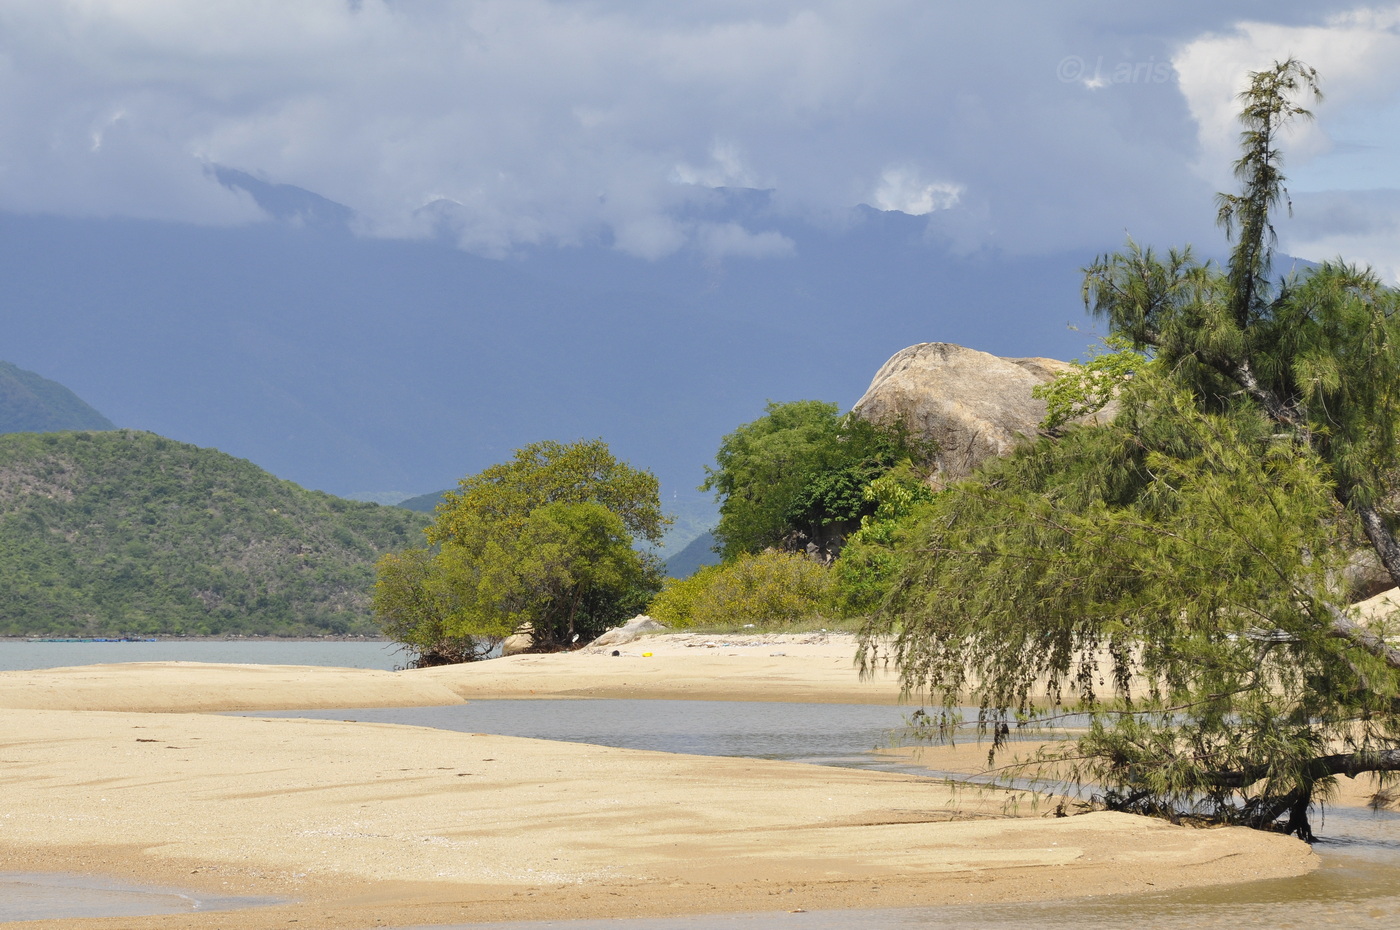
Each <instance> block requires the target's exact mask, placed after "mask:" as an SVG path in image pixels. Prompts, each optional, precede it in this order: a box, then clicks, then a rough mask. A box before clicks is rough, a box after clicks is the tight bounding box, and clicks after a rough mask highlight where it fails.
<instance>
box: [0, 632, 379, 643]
mask: <svg viewBox="0 0 1400 930" xmlns="http://www.w3.org/2000/svg"><path fill="white" fill-rule="evenodd" d="M34 642H41V643H44V642H47V643H65V642H71V643H89V644H91V643H101V642H110V643H113V644H120V643H124V642H126V643H150V642H155V643H385V644H393V642H394V641H393V640H391V639H385V638H384V637H382V636H170V635H165V636H162V635H159V634H157V635H153V636H132V637H131V638H129V639H125V640H124V639H121V638H120V637H117V636H94V637H92V638H90V639H88V638H84V637H80V636H64V635H63V634H61V633H28V634H25V635H24V636H0V643H34Z"/></svg>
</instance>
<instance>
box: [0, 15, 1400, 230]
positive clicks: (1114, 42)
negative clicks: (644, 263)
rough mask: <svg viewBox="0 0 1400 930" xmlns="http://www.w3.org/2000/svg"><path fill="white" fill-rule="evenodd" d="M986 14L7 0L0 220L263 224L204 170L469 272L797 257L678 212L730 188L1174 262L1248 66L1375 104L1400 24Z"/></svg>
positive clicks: (1206, 191)
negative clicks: (1306, 74)
mask: <svg viewBox="0 0 1400 930" xmlns="http://www.w3.org/2000/svg"><path fill="white" fill-rule="evenodd" d="M1003 13H1005V14H1006V15H1004V16H997V17H995V18H994V17H993V16H992V15H991V14H989V13H988V12H985V11H983V10H980V9H978V8H974V7H958V6H948V5H934V4H928V3H925V2H922V0H869V2H867V3H862V4H851V3H847V2H842V0H767V2H763V3H738V2H734V0H709V2H697V3H692V4H674V3H663V2H660V0H627V2H624V0H594V2H590V3H576V2H564V0H552V2H551V0H460V2H457V0H453V2H449V0H422V2H416V3H411V4H406V3H397V2H389V0H360V2H357V3H347V2H345V0H298V2H297V3H284V2H276V0H205V2H202V3H199V4H190V3H185V2H180V0H7V2H6V3H4V4H2V5H0V125H4V126H5V127H6V132H5V133H4V134H3V136H0V209H7V210H19V211H27V212H51V213H62V214H70V215H113V214H115V215H131V216H142V217H149V218H158V219H166V220H176V221H185V222H198V223H245V222H250V221H253V220H255V219H257V218H258V217H260V216H262V214H261V213H260V211H259V210H258V208H257V206H256V204H254V203H253V202H252V200H251V199H250V198H248V197H247V196H246V195H244V194H243V193H241V192H239V191H237V190H233V189H230V188H228V187H225V186H223V185H221V184H219V183H218V182H217V179H216V178H215V177H213V176H212V174H211V171H210V170H209V169H210V166H213V165H218V166H224V167H227V168H230V169H236V170H240V171H244V172H247V173H249V174H251V175H254V176H256V177H258V178H264V179H266V180H267V181H268V182H270V183H274V184H290V185H297V186H299V187H303V188H306V189H308V190H311V191H314V192H316V193H317V194H319V195H322V196H324V197H327V198H329V199H331V200H333V201H336V202H338V203H342V204H345V205H347V206H349V207H351V208H352V209H353V210H354V211H355V212H356V215H357V218H358V219H357V222H358V224H359V225H358V228H359V230H360V231H361V232H362V233H364V234H366V235H378V236H421V235H429V234H433V233H437V234H444V233H445V234H448V235H451V236H452V237H454V238H455V240H456V241H457V242H458V243H459V244H460V245H461V246H462V247H463V248H465V249H469V250H472V251H476V252H480V253H482V254H487V255H503V254H509V253H510V252H511V251H512V250H515V249H518V248H521V247H524V246H533V245H570V244H575V243H581V242H610V243H612V244H613V245H614V246H615V247H617V248H619V249H621V250H623V251H627V252H630V253H632V254H636V255H643V256H650V257H659V256H664V255H668V254H673V253H675V252H677V251H680V250H683V249H693V250H695V251H696V252H697V253H701V254H706V255H710V256H715V255H740V254H743V255H754V256H759V255H763V256H776V255H781V254H784V253H785V250H786V249H789V248H791V244H790V243H787V240H784V239H783V238H782V237H781V236H780V235H779V234H777V233H773V232H771V231H768V230H765V229H763V228H760V227H758V226H752V225H750V226H740V227H736V228H737V231H736V228H731V227H730V226H727V225H724V224H723V223H721V224H720V225H718V226H715V225H707V224H706V223H702V222H695V221H693V220H687V219H686V216H687V215H688V212H687V211H688V210H689V208H690V207H691V206H692V205H694V204H695V203H697V202H700V201H703V199H704V197H705V196H706V195H707V193H708V192H710V191H711V190H712V189H714V188H726V187H728V188H732V187H759V188H764V189H771V190H773V191H774V192H775V194H774V203H775V204H777V205H780V206H781V209H783V210H785V211H787V212H789V213H795V214H804V215H823V214H831V213H837V212H840V211H842V210H846V209H849V208H850V207H851V206H853V205H855V204H858V203H862V202H865V203H870V204H871V205H873V206H876V207H879V208H880V209H895V210H901V211H904V212H909V213H914V214H919V215H927V216H928V222H929V229H930V235H931V236H933V237H934V238H940V239H943V240H946V241H948V242H950V243H952V244H953V245H954V246H955V247H957V248H959V249H963V250H976V249H978V248H984V247H988V246H994V247H998V248H1003V249H1007V250H1010V251H1022V252H1037V251H1046V250H1051V249H1061V248H1070V247H1084V248H1099V247H1102V246H1104V245H1112V244H1115V243H1116V242H1117V241H1118V240H1119V239H1121V235H1122V232H1123V230H1125V229H1127V230H1129V231H1131V232H1132V233H1133V234H1134V235H1135V236H1137V237H1138V238H1141V239H1145V240H1148V241H1158V240H1168V241H1179V240H1181V239H1183V238H1186V239H1189V238H1196V237H1198V236H1199V235H1200V234H1202V233H1203V232H1204V233H1206V234H1209V222H1208V219H1209V213H1210V207H1209V196H1210V193H1211V192H1212V190H1213V189H1214V187H1217V186H1219V185H1218V184H1215V183H1214V181H1215V179H1216V178H1217V177H1218V170H1217V168H1215V167H1212V166H1216V165H1218V164H1219V163H1220V162H1221V160H1222V159H1223V160H1225V161H1228V158H1229V157H1231V153H1232V146H1231V143H1230V137H1231V132H1230V128H1229V120H1230V117H1231V115H1232V113H1233V109H1232V108H1233V103H1232V102H1231V101H1230V99H1229V96H1230V94H1229V90H1230V88H1231V87H1232V86H1233V85H1232V84H1231V82H1232V81H1235V80H1237V79H1238V76H1239V71H1240V69H1241V67H1242V66H1243V65H1244V64H1245V63H1250V64H1254V63H1255V61H1256V59H1257V58H1259V57H1260V56H1261V55H1265V54H1266V53H1267V54H1268V55H1272V56H1276V55H1277V54H1278V52H1277V50H1276V49H1274V48H1273V47H1272V46H1274V45H1275V44H1279V43H1282V44H1280V45H1279V47H1284V45H1285V44H1286V43H1289V42H1294V41H1295V40H1297V41H1299V42H1301V44H1297V45H1293V46H1288V47H1289V48H1293V49H1296V50H1297V51H1298V53H1299V54H1300V55H1302V56H1303V57H1308V53H1309V51H1310V50H1314V49H1315V50H1316V54H1315V55H1313V58H1315V59H1316V60H1315V61H1314V63H1315V64H1317V65H1318V66H1319V67H1320V68H1323V69H1324V71H1326V69H1327V68H1329V67H1331V68H1333V69H1334V70H1335V75H1329V81H1330V82H1333V83H1335V86H1336V87H1337V88H1338V89H1339V91H1340V92H1341V94H1342V97H1343V107H1344V108H1346V107H1350V106H1352V105H1353V104H1352V103H1351V101H1352V99H1353V98H1354V99H1355V101H1356V103H1355V105H1356V106H1361V105H1362V104H1363V103H1364V100H1365V99H1367V98H1366V95H1367V94H1368V93H1371V94H1373V95H1374V94H1379V95H1380V97H1379V98H1378V99H1381V100H1388V99H1390V98H1389V97H1388V96H1386V95H1387V94H1389V93H1390V91H1389V90H1387V89H1386V88H1387V87H1389V84H1387V83H1386V82H1388V81H1389V80H1390V75H1391V74H1392V73H1393V72H1394V71H1395V69H1396V67H1397V65H1395V64H1394V62H1396V61H1400V56H1396V55H1393V54H1392V55H1391V57H1390V58H1389V59H1387V58H1386V56H1387V54H1390V52H1389V51H1388V50H1390V49H1392V44H1391V43H1392V41H1393V39H1394V28H1395V19H1396V14H1395V12H1394V10H1393V9H1391V8H1387V9H1384V10H1380V11H1367V10H1358V9H1355V8H1354V7H1353V5H1352V4H1347V3H1335V2H1327V0H1322V2H1320V3H1313V4H1304V3H1301V2H1282V3H1263V2H1254V0H1234V2H1230V0H1225V2H1215V3H1206V2H1204V0H1188V2H1184V3H1181V4H1177V5H1174V6H1172V7H1171V8H1170V10H1167V9H1166V8H1162V9H1157V8H1151V9H1148V8H1144V9H1142V10H1129V9H1126V8H1125V7H1124V5H1121V4H1110V3H1104V2H1101V0H1067V2H1064V3H1060V4H1044V3H1040V2H1033V0H1016V2H1009V3H1007V4H1005V5H1004V9H1003ZM1265 14H1266V15H1265ZM1264 19H1267V20H1268V22H1263V21H1262V20H1264ZM1329 42H1332V43H1339V45H1338V46H1337V47H1338V48H1340V51H1338V52H1336V53H1335V54H1334V53H1333V52H1330V51H1327V50H1328V49H1331V48H1333V46H1332V45H1329V44H1328V43H1329ZM1309 43H1311V44H1309ZM1067 62H1068V63H1069V64H1066V63H1067ZM1076 62H1077V63H1079V65H1081V66H1082V67H1081V71H1080V73H1079V74H1076V75H1073V76H1072V79H1066V78H1067V71H1066V69H1067V68H1072V67H1074V65H1075V63H1076ZM1167 62H1170V63H1171V65H1172V67H1171V68H1164V67H1163V65H1164V64H1165V63H1167ZM1090 65H1092V67H1093V71H1092V72H1089V71H1087V70H1085V69H1087V68H1089V66H1090ZM1368 69H1370V70H1371V71H1373V72H1374V73H1375V75H1377V77H1376V78H1375V79H1374V80H1370V81H1368V79H1367V77H1366V75H1367V73H1368ZM1178 75H1179V76H1180V84H1179V85H1178ZM1095 76H1097V78H1098V79H1097V80H1096V79H1095ZM1120 78H1121V79H1120ZM1343 88H1354V89H1353V90H1345V91H1342V90H1341V89H1343ZM1328 106H1329V107H1330V106H1331V104H1330V103H1329V104H1328ZM1329 112H1330V111H1329ZM1329 118H1330V117H1329ZM1310 131H1312V132H1321V130H1310ZM1308 138H1309V139H1311V138H1313V137H1308ZM1316 138H1317V139H1318V140H1321V141H1318V142H1316V143H1313V142H1309V143H1308V144H1309V145H1312V146H1313V149H1309V151H1312V150H1314V149H1315V150H1317V151H1319V152H1321V151H1323V150H1324V149H1325V148H1326V146H1327V144H1328V141H1327V139H1326V138H1325V136H1323V135H1318V136H1317V137H1316ZM1385 144H1386V145H1388V144H1389V143H1388V142H1387V143H1385ZM1382 148H1383V149H1384V148H1385V146H1384V145H1382ZM1193 166H1194V168H1193ZM784 243H787V244H784Z"/></svg>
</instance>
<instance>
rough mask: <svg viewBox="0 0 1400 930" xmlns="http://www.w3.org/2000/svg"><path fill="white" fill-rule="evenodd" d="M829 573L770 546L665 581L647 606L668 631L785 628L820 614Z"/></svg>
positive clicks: (828, 586)
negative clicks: (697, 627) (683, 577)
mask: <svg viewBox="0 0 1400 930" xmlns="http://www.w3.org/2000/svg"><path fill="white" fill-rule="evenodd" d="M831 589H832V588H831V573H830V572H829V571H828V570H827V569H826V568H825V567H824V566H822V565H820V564H818V563H817V562H814V561H812V560H811V559H809V558H807V557H806V556H803V555H799V554H797V553H793V552H778V551H776V550H768V551H765V552H760V553H757V554H752V555H750V554H745V555H741V556H739V557H738V558H736V559H735V560H734V561H732V562H728V563H726V564H724V565H711V566H706V567H705V568H702V569H700V570H699V571H698V572H696V573H695V574H694V575H692V576H690V577H689V578H686V579H684V580H676V579H668V580H667V582H666V584H665V586H664V587H663V588H662V589H661V593H660V594H658V595H657V596H656V597H655V598H654V599H653V600H652V602H651V605H650V606H649V607H648V608H647V613H648V614H650V615H651V616H652V617H653V618H654V619H656V620H658V621H660V622H661V623H664V624H666V625H667V626H669V627H671V628H672V629H684V628H685V627H690V626H740V625H743V624H746V623H752V624H754V625H755V626H757V627H764V628H774V627H783V626H787V625H790V624H792V623H795V622H798V621H800V620H804V619H808V618H812V617H816V616H820V615H821V614H822V613H823V612H824V611H825V610H826V608H827V605H828V603H829V601H830V598H831Z"/></svg>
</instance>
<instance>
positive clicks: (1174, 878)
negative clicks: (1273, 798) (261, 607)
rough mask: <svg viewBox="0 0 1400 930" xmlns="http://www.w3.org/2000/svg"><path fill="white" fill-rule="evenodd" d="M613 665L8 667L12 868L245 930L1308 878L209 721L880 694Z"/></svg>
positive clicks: (5, 846) (1271, 838)
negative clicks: (186, 898)
mask: <svg viewBox="0 0 1400 930" xmlns="http://www.w3.org/2000/svg"><path fill="white" fill-rule="evenodd" d="M617 651H618V652H619V653H621V654H620V655H618V656H613V655H612V654H611V653H612V649H611V648H609V649H606V650H599V651H596V652H593V653H587V652H583V653H574V654H570V655H564V656H521V657H513V658H511V659H505V660H496V661H492V662H488V663H481V664H478V665H473V666H458V667H452V668H443V669H429V670H423V671H417V672H407V673H390V672H370V671H363V670H351V669H312V668H293V667H260V666H220V665H207V666H206V665H199V664H194V663H147V664H134V665H109V666H96V667H90V668H86V669H67V670H48V671H44V672H10V673H3V674H0V708H4V711H3V713H0V764H2V765H3V768H0V772H3V776H0V777H3V779H4V788H5V800H4V802H3V803H2V804H0V850H2V851H3V854H4V861H5V863H6V865H5V866H4V869H6V870H9V871H70V872H79V873H91V874H97V875H106V876H112V877H116V878H119V879H123V880H128V881H140V882H149V883H155V884H162V885H173V886H180V887H186V888H192V889H196V890H202V891H205V892H209V893H217V894H220V895H272V896H275V897H279V898H283V899H286V903H284V904H279V905H275V906H272V907H266V908H258V909H251V910H244V911H237V912H222V913H208V914H193V915H183V916H178V917H151V918H137V919H132V918H123V919H122V921H121V924H120V925H121V926H123V927H133V928H142V927H198V928H204V927H224V928H235V930H237V928H251V927H266V926H274V925H276V926H287V925H288V924H289V922H292V921H296V922H299V923H301V924H302V925H305V924H306V922H308V921H310V922H312V923H313V924H314V925H315V926H321V927H341V926H346V927H348V926H373V925H376V924H383V925H388V926H412V925H414V924H444V923H454V922H468V921H490V920H505V919H546V918H550V919H553V918H564V917H608V916H623V915H628V916H631V915H647V914H684V913H712V912H721V911H757V910H796V909H799V908H802V909H809V910H810V909H816V908H841V907H896V906H910V905H920V904H939V903H954V902H957V903H971V902H982V901H998V900H1027V899H1040V898H1054V897H1066V896H1074V895H1085V894H1104V893H1117V892H1131V891H1137V890H1153V891H1162V890H1167V889H1170V888H1175V887H1185V886H1196V885H1207V884H1217V883H1228V882H1238V881H1245V880H1249V879H1254V878H1268V877H1283V876H1289V875H1296V874H1300V873H1302V872H1305V871H1308V870H1309V869H1312V868H1314V867H1315V865H1316V861H1317V860H1316V857H1315V856H1314V855H1313V853H1312V852H1311V851H1310V850H1309V849H1308V847H1307V846H1306V845H1304V844H1302V843H1300V842H1297V841H1295V840H1292V839H1288V838H1285V837H1281V836H1276V835H1271V834H1263V833H1258V832H1254V831H1248V830H1238V829H1226V830H1194V829H1186V828H1178V827H1173V826H1170V825H1168V824H1165V823H1162V822H1159V821H1153V820H1147V819H1143V818H1135V817H1130V816H1126V815H1117V814H1108V813H1095V814H1088V815H1082V816H1072V817H1064V818H1057V817H1054V816H1052V815H1051V812H1050V811H1049V810H1047V809H1045V808H1033V807H1032V806H1031V805H1029V804H1025V803H1023V804H1021V805H1020V806H1019V807H1018V808H1017V809H1016V810H1015V811H1014V813H1010V814H1009V813H1008V811H1007V807H1006V801H1007V800H1008V797H1007V795H1006V794H1005V793H1003V792H996V791H975V792H968V791H962V792H957V791H954V790H953V789H951V788H950V787H949V786H948V785H946V784H944V783H941V782H937V781H934V780H930V779H924V778H917V777H914V776H907V775H897V774H887V773H879V772H867V771H857V770H849V769H838V768H829V767H822V766H811V765H802V764H796V763H785V762H772V761H765V760H751V759H733V758H723V757H700V756H683V755H672V754H666V753H657V752H642V751H635V750H622V749H611V748H605V747H597V746H588V745H581V744H566V743H557V742H548V741H542V740H525V739H516V738H511V737H503V736H487V735H480V734H465V733H451V732H442V731H435V730H427V729H422V728H416V727H402V726H389V725H383V724H369V723H354V722H332V721H313V720H289V719H260V718H244V717H221V716H216V715H212V714H209V713H205V712H207V711H214V710H221V709H240V710H247V709H255V708H260V707H261V708H267V709H274V708H297V707H302V708H311V707H356V706H359V707H368V706H407V705H413V704H420V705H428V704H444V703H452V702H454V701H457V702H459V701H462V700H470V699H474V698H488V697H522V696H530V695H534V696H540V697H559V696H576V697H614V696H616V697H632V698H636V697H671V698H676V697H681V698H704V699H710V700H713V699H722V698H726V697H727V698H729V699H744V700H809V701H850V702H862V703H868V702H888V703H893V702H894V701H896V700H897V698H898V689H897V687H896V686H895V683H894V682H893V681H892V680H890V679H889V678H887V677H882V678H877V679H875V680H873V681H861V680H860V679H859V678H858V677H857V675H856V674H855V671H854V669H853V667H852V664H851V656H852V654H853V645H852V643H851V642H850V638H849V637H844V636H840V635H833V634H801V635H794V636H790V637H782V638H780V637H686V636H668V637H659V638H649V639H645V640H642V641H640V642H638V643H633V644H629V645H627V646H621V647H617ZM645 652H650V653H652V654H651V655H650V656H644V655H643V653H645ZM386 697H387V698H392V699H389V700H386ZM352 716H353V715H351V714H347V717H352ZM99 925H102V924H100V923H98V922H96V921H75V920H70V921H48V922H38V923H35V924H32V926H35V927H57V926H64V927H89V926H99Z"/></svg>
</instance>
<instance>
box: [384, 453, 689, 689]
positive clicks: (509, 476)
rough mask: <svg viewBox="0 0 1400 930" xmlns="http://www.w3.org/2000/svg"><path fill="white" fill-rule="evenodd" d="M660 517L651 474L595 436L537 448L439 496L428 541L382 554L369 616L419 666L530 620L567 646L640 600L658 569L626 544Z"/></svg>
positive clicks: (652, 535)
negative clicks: (406, 648) (621, 458)
mask: <svg viewBox="0 0 1400 930" xmlns="http://www.w3.org/2000/svg"><path fill="white" fill-rule="evenodd" d="M666 523H667V519H666V517H665V516H664V514H662V512H661V505H660V500H659V486H658V484H657V481H656V478H655V477H654V476H652V475H651V474H650V473H649V472H645V471H641V470H638V469H634V468H632V467H631V466H630V465H628V464H626V463H625V462H619V461H617V459H615V458H614V457H613V455H612V453H611V452H610V451H609V450H608V447H607V445H606V444H605V443H604V442H603V441H602V440H581V441H578V442H574V443H568V444H563V443H558V442H540V443H535V444H532V445H529V446H526V447H525V448H523V449H520V450H518V451H517V452H516V454H515V457H514V458H513V459H512V460H511V461H510V462H506V463H503V464H500V465H493V466H492V467H490V468H488V469H486V470H485V471H483V472H481V473H479V474H477V475H471V476H468V477H467V478H464V479H462V481H461V482H460V486H459V490H457V491H455V492H452V493H449V494H448V495H446V498H445V500H444V501H443V503H442V504H441V505H439V507H438V509H437V520H436V522H435V523H434V524H433V525H432V526H430V527H428V529H427V531H426V533H427V537H428V542H429V546H430V547H431V548H429V547H425V548H420V549H410V550H408V551H406V552H401V553H396V554H391V555H388V556H385V557H384V558H383V559H381V560H380V563H379V566H378V568H379V576H378V581H377V582H376V584H375V592H374V606H375V612H376V615H377V616H378V618H379V620H380V624H381V626H382V628H383V629H384V631H385V633H386V635H389V636H391V637H392V638H394V639H395V640H397V641H399V642H402V643H405V644H406V645H408V646H409V647H410V648H412V649H413V650H415V651H416V653H417V655H418V658H417V660H416V662H417V663H418V664H440V663H444V662H460V661H468V660H471V659H474V658H481V657H484V656H485V655H486V654H487V653H488V652H489V651H490V650H491V648H492V647H494V646H495V644H496V643H498V642H499V641H500V640H501V639H502V638H503V637H505V636H508V635H510V633H512V632H513V631H514V630H516V629H519V628H521V627H524V626H527V625H528V626H529V627H530V628H531V630H532V632H533V636H534V639H535V643H536V646H537V647H538V648H557V647H560V646H567V645H568V644H570V643H572V642H573V641H575V640H576V639H581V638H583V637H588V638H592V636H593V635H596V634H597V633H599V632H601V631H602V630H603V629H604V628H605V627H606V626H608V625H610V624H612V623H614V622H616V621H618V620H621V619H624V618H625V614H627V613H628V612H629V611H635V610H637V609H640V608H641V607H642V606H643V605H645V603H646V600H647V598H648V597H649V596H650V595H651V594H652V593H653V592H654V591H655V590H656V589H657V588H658V587H659V586H660V578H661V566H660V564H659V563H658V562H657V561H656V560H655V559H654V558H653V557H650V556H646V555H643V554H642V553H639V552H637V551H636V550H635V549H634V548H633V541H634V538H636V537H641V538H644V539H647V540H649V541H652V542H656V541H659V539H660V536H661V533H662V530H663V529H664V527H665V525H666Z"/></svg>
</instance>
